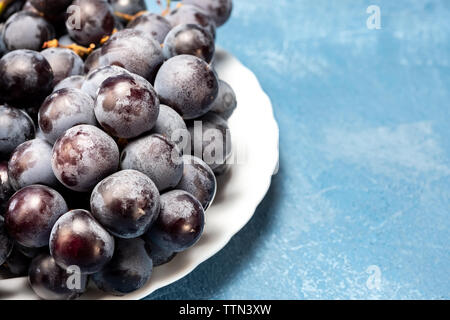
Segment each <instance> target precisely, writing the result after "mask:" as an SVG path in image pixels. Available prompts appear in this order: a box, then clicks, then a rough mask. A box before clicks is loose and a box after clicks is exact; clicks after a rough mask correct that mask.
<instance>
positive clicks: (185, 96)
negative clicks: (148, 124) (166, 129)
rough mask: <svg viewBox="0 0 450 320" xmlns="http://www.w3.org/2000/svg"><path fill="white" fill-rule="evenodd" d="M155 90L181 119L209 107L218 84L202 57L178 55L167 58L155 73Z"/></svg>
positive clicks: (201, 112) (192, 115)
mask: <svg viewBox="0 0 450 320" xmlns="http://www.w3.org/2000/svg"><path fill="white" fill-rule="evenodd" d="M155 90H156V92H158V95H159V99H160V101H161V103H163V104H166V105H168V106H170V107H171V108H173V109H175V111H177V112H178V113H179V114H180V115H181V116H182V117H183V119H185V120H187V119H195V118H198V117H200V116H202V115H204V114H206V113H207V112H208V111H209V110H210V109H211V104H212V102H213V101H214V100H215V99H216V98H217V94H218V91H219V84H218V80H217V77H216V75H215V73H214V71H213V70H212V69H211V67H210V66H209V65H208V64H207V63H206V62H205V61H203V60H202V59H200V58H197V57H195V56H191V55H179V56H175V57H173V58H171V59H169V60H167V61H166V62H165V63H164V64H163V66H162V67H161V69H160V70H159V72H158V75H157V76H156V80H155Z"/></svg>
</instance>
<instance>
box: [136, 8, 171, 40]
mask: <svg viewBox="0 0 450 320" xmlns="http://www.w3.org/2000/svg"><path fill="white" fill-rule="evenodd" d="M127 28H129V29H135V30H140V31H142V32H144V33H145V34H146V35H149V36H151V37H152V38H153V39H155V40H156V41H158V43H163V42H164V39H165V38H166V36H167V34H168V33H169V31H170V30H171V29H172V25H171V24H170V22H169V21H168V20H167V19H166V18H164V17H163V16H160V15H159V14H155V13H151V12H147V13H144V14H142V15H140V16H138V17H136V18H134V19H133V20H131V21H130V22H129V23H128V25H127Z"/></svg>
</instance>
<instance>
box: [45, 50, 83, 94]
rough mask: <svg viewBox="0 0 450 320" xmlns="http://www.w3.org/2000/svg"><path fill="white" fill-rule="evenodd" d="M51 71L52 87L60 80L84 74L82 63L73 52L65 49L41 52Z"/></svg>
mask: <svg viewBox="0 0 450 320" xmlns="http://www.w3.org/2000/svg"><path fill="white" fill-rule="evenodd" d="M41 54H42V55H43V56H44V57H45V59H47V61H48V63H49V64H50V67H52V70H53V86H55V85H56V84H58V83H59V82H60V81H61V80H63V79H65V78H67V77H70V76H75V75H81V74H83V72H84V62H83V60H82V59H81V58H80V56H79V55H77V54H76V53H75V52H74V51H72V50H70V49H65V48H48V49H45V50H44V51H42V52H41Z"/></svg>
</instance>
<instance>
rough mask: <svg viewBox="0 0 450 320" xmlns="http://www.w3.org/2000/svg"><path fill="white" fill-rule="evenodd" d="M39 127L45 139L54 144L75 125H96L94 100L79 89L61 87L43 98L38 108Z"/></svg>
mask: <svg viewBox="0 0 450 320" xmlns="http://www.w3.org/2000/svg"><path fill="white" fill-rule="evenodd" d="M38 122H39V127H40V128H41V130H42V133H43V135H44V136H45V139H46V140H47V141H48V142H50V143H51V144H54V143H55V141H56V140H57V139H58V138H59V137H61V136H62V135H63V134H64V132H65V131H66V130H68V129H70V128H72V127H74V126H76V125H80V124H90V125H96V123H97V121H96V119H95V115H94V100H93V99H92V98H91V97H90V96H89V95H88V94H87V93H84V92H83V91H81V90H79V89H61V90H58V91H55V92H53V93H52V94H51V95H50V96H48V97H47V99H45V101H44V103H43V104H42V106H41V108H40V109H39V121H38Z"/></svg>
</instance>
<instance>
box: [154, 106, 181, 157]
mask: <svg viewBox="0 0 450 320" xmlns="http://www.w3.org/2000/svg"><path fill="white" fill-rule="evenodd" d="M152 133H158V134H160V135H163V136H164V137H166V138H167V139H169V140H171V141H172V142H173V143H175V144H176V145H177V146H178V147H179V148H180V150H181V149H182V148H183V146H182V143H183V137H184V136H187V134H186V133H187V127H186V123H185V122H184V120H183V118H182V117H181V116H180V115H179V114H178V113H177V112H176V111H175V110H173V109H172V108H170V107H168V106H166V105H163V104H161V105H160V106H159V116H158V120H156V124H155V126H154V127H153V129H152Z"/></svg>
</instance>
